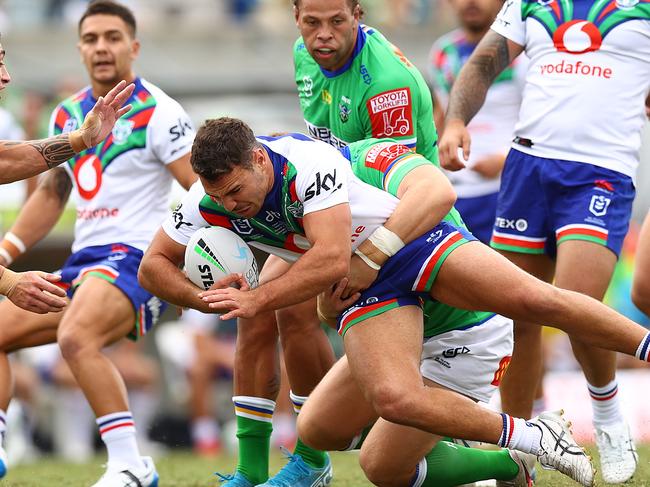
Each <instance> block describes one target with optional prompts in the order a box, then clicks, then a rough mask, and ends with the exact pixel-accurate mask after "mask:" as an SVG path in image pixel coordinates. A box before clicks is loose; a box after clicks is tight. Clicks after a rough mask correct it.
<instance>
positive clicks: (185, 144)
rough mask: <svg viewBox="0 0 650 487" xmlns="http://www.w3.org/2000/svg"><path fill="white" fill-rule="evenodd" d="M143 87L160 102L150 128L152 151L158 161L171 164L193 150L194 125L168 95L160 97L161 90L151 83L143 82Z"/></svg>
mask: <svg viewBox="0 0 650 487" xmlns="http://www.w3.org/2000/svg"><path fill="white" fill-rule="evenodd" d="M143 85H144V86H146V87H147V89H149V90H150V91H151V92H152V93H154V94H156V95H157V97H156V99H157V101H158V105H157V106H156V110H155V112H154V114H153V116H152V117H151V121H150V122H149V127H148V134H147V135H148V136H149V137H150V138H151V139H150V140H151V149H152V150H153V153H154V154H155V156H156V157H157V158H158V160H160V161H161V162H163V163H164V164H169V163H171V162H174V161H176V160H177V159H179V158H180V157H183V156H184V155H186V154H188V153H189V152H190V151H191V150H192V142H193V141H194V134H195V131H194V125H193V124H192V121H191V119H190V117H189V116H188V115H187V113H186V112H185V110H184V109H183V107H181V105H180V104H179V103H178V102H177V101H176V100H174V99H173V98H170V97H169V96H167V95H164V96H161V95H158V92H161V90H159V89H158V88H157V87H156V86H154V85H151V84H150V83H147V82H145V81H143ZM161 93H162V92H161Z"/></svg>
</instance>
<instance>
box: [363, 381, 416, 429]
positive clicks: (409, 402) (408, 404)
mask: <svg viewBox="0 0 650 487" xmlns="http://www.w3.org/2000/svg"><path fill="white" fill-rule="evenodd" d="M413 393H414V391H413V389H412V388H409V387H405V386H404V385H402V384H395V383H388V382H385V383H383V384H380V385H378V386H376V387H375V388H374V389H373V390H372V391H371V397H370V400H371V402H372V405H373V408H374V409H375V412H376V413H377V414H378V415H379V416H381V417H382V418H384V419H385V420H386V421H390V422H391V423H397V424H405V423H404V422H405V421H407V422H408V417H409V415H410V414H411V413H412V411H413Z"/></svg>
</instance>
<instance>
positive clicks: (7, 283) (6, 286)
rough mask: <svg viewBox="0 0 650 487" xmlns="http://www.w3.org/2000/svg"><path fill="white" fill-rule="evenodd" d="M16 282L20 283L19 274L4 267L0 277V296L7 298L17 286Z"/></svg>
mask: <svg viewBox="0 0 650 487" xmlns="http://www.w3.org/2000/svg"><path fill="white" fill-rule="evenodd" d="M18 281H20V274H18V273H16V272H13V271H11V270H9V269H7V268H6V267H5V269H4V271H3V272H2V275H1V276H0V294H1V295H3V296H7V297H8V296H9V295H10V294H11V291H13V290H14V288H15V287H16V284H18Z"/></svg>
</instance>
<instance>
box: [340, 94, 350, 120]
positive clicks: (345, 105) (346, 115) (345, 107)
mask: <svg viewBox="0 0 650 487" xmlns="http://www.w3.org/2000/svg"><path fill="white" fill-rule="evenodd" d="M351 103H352V100H350V99H349V98H348V97H347V96H341V101H340V102H339V118H340V119H341V122H343V123H345V122H347V121H348V120H349V119H350V104H351Z"/></svg>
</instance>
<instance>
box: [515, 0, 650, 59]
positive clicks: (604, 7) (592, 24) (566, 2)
mask: <svg viewBox="0 0 650 487" xmlns="http://www.w3.org/2000/svg"><path fill="white" fill-rule="evenodd" d="M521 17H522V19H526V18H527V17H532V18H534V19H535V20H537V21H539V22H540V24H541V25H542V26H543V27H544V28H545V29H546V31H547V32H548V34H549V35H550V36H551V38H552V39H553V43H554V45H555V47H556V49H557V50H558V51H560V52H567V53H570V54H584V53H586V52H592V51H597V50H598V49H600V47H601V45H602V43H603V40H604V39H605V37H606V36H607V34H608V33H609V32H611V31H612V29H614V28H615V27H617V26H618V25H620V24H622V23H624V22H627V21H629V20H650V0H599V1H595V2H591V1H575V0H553V1H551V2H548V3H545V4H540V2H539V1H538V0H522V3H521Z"/></svg>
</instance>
